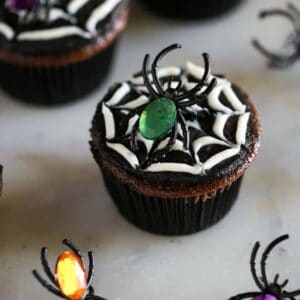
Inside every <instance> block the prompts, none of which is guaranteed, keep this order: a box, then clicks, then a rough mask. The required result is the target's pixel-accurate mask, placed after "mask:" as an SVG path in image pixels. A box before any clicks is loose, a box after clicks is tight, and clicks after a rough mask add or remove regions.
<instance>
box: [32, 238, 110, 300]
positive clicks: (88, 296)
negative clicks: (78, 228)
mask: <svg viewBox="0 0 300 300" xmlns="http://www.w3.org/2000/svg"><path fill="white" fill-rule="evenodd" d="M63 244H65V245H66V246H68V247H69V248H70V249H71V251H72V252H71V253H72V254H74V255H75V256H76V257H77V258H78V260H79V262H80V264H81V266H82V268H83V270H82V271H83V272H84V276H85V280H86V282H85V285H86V288H85V294H84V295H83V296H82V297H81V298H80V299H78V298H74V297H72V296H67V295H65V294H64V292H63V288H62V287H61V286H60V285H59V282H58V276H57V274H55V275H54V274H53V273H52V271H51V269H50V267H49V264H48V260H47V253H48V249H47V248H46V247H43V248H42V250H41V261H42V266H43V269H44V272H45V274H46V275H47V276H48V278H49V279H50V281H51V283H52V284H49V283H48V282H47V281H46V280H45V279H43V277H42V276H41V275H40V274H39V273H38V272H37V271H36V270H33V271H32V273H33V275H34V277H35V278H36V279H37V280H38V281H39V282H40V284H41V285H42V286H43V287H45V288H46V289H47V290H48V291H49V292H51V293H52V294H54V295H56V296H58V297H61V298H63V299H67V300H105V299H104V298H101V297H99V296H95V295H94V289H93V287H92V286H91V282H92V279H93V275H94V258H93V253H92V252H91V251H89V252H88V258H89V268H88V272H86V269H85V264H84V259H83V257H82V255H81V253H80V250H79V249H78V248H77V247H75V246H74V245H73V243H72V242H70V241H69V240H67V239H65V240H63ZM60 257H61V256H60ZM60 257H59V258H58V260H57V265H58V263H59V259H60ZM57 265H56V267H57ZM86 273H87V274H86ZM73 275H75V276H76V274H73ZM77 279H78V277H77ZM65 283H66V282H65Z"/></svg>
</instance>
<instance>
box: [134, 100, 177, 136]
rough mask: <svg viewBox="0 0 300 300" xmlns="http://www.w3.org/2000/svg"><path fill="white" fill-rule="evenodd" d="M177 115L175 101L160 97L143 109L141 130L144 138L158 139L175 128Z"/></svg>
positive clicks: (140, 123)
mask: <svg viewBox="0 0 300 300" xmlns="http://www.w3.org/2000/svg"><path fill="white" fill-rule="evenodd" d="M176 117H177V108H176V105H175V103H174V101H172V100H171V99H168V98H158V99H156V100H154V101H152V102H151V103H150V104H149V105H148V106H147V107H146V108H145V109H144V110H143V112H142V114H141V116H140V120H139V131H140V133H141V135H142V136H143V137H144V138H146V139H148V140H156V139H158V138H161V137H163V136H165V135H166V134H167V133H168V132H169V131H170V129H172V128H173V126H174V124H175V122H176Z"/></svg>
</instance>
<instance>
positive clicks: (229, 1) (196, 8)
mask: <svg viewBox="0 0 300 300" xmlns="http://www.w3.org/2000/svg"><path fill="white" fill-rule="evenodd" d="M242 1H243V0H209V1H199V0H164V1H153V0H142V2H143V3H144V4H145V5H146V6H147V7H149V8H150V9H151V10H153V11H155V12H157V13H159V14H161V15H164V16H167V17H171V18H179V19H207V18H211V17H216V16H218V15H222V14H224V13H226V12H228V11H230V10H231V9H233V8H235V7H236V6H238V4H240V3H241V2H242Z"/></svg>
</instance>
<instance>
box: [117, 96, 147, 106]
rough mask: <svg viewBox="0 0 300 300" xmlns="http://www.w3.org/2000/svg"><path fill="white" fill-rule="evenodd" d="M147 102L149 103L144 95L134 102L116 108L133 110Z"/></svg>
mask: <svg viewBox="0 0 300 300" xmlns="http://www.w3.org/2000/svg"><path fill="white" fill-rule="evenodd" d="M148 102H149V98H148V97H146V96H145V95H142V96H140V97H138V98H137V99H135V100H132V101H130V102H128V103H125V104H124V105H120V106H117V108H122V109H135V108H137V107H140V106H142V105H144V104H146V103H148Z"/></svg>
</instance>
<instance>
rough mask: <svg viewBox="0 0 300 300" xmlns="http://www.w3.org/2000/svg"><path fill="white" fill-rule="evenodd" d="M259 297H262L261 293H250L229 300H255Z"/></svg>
mask: <svg viewBox="0 0 300 300" xmlns="http://www.w3.org/2000/svg"><path fill="white" fill-rule="evenodd" d="M259 295H261V293H259V292H248V293H243V294H238V295H236V296H233V297H231V298H229V299H228V300H241V299H246V298H253V297H256V296H259Z"/></svg>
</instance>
